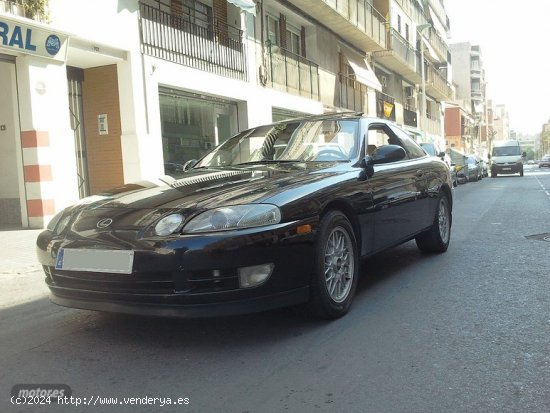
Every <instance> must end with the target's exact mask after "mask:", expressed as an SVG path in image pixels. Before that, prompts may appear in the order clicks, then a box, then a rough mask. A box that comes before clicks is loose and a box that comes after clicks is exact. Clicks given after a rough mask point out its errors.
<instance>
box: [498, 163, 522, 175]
mask: <svg viewBox="0 0 550 413" xmlns="http://www.w3.org/2000/svg"><path fill="white" fill-rule="evenodd" d="M522 170H523V165H522V164H517V163H513V164H493V165H491V173H492V174H517V173H519V172H521V171H522Z"/></svg>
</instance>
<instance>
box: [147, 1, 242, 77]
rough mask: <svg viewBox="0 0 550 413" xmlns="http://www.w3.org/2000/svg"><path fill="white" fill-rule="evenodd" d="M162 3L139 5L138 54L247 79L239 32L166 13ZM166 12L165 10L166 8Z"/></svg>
mask: <svg viewBox="0 0 550 413" xmlns="http://www.w3.org/2000/svg"><path fill="white" fill-rule="evenodd" d="M167 7H169V5H167V4H166V3H163V2H161V1H158V2H156V5H155V6H152V5H150V4H145V3H142V2H140V3H139V13H140V17H139V26H140V37H141V49H142V50H141V51H142V53H144V54H147V55H149V56H153V57H157V58H159V59H163V60H167V61H170V62H174V63H178V64H181V65H184V66H189V67H193V68H196V69H199V70H204V71H207V72H212V73H216V74H218V75H221V76H227V77H231V78H235V79H240V80H247V78H248V76H247V56H246V48H245V45H244V42H243V32H242V30H240V29H238V28H236V27H233V26H230V25H227V24H225V23H221V22H217V21H215V20H213V21H211V22H206V21H204V20H196V19H194V18H192V17H191V16H186V15H183V14H182V15H175V14H172V13H170V12H169V11H167ZM168 10H169V9H168Z"/></svg>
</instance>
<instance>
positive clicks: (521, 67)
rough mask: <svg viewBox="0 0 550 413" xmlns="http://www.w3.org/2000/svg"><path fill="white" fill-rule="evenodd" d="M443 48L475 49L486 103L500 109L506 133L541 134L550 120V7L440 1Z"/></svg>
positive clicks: (540, 1) (540, 2)
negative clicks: (446, 29)
mask: <svg viewBox="0 0 550 413" xmlns="http://www.w3.org/2000/svg"><path fill="white" fill-rule="evenodd" d="M445 8H446V10H447V14H448V16H449V19H450V22H451V31H450V37H449V38H448V39H447V42H448V43H459V42H470V43H472V45H479V46H480V48H481V54H482V59H483V67H484V68H485V77H486V81H487V98H488V99H492V100H493V105H496V104H504V105H506V108H507V109H508V114H509V117H510V129H512V130H514V131H516V132H518V133H524V134H535V133H540V132H541V130H542V125H543V124H544V123H546V122H548V121H549V119H550V1H549V0H521V1H517V0H445Z"/></svg>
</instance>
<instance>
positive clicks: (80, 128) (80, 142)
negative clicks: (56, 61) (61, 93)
mask: <svg viewBox="0 0 550 413" xmlns="http://www.w3.org/2000/svg"><path fill="white" fill-rule="evenodd" d="M67 81H68V82H69V114H70V117H71V129H72V130H73V133H74V143H75V151H76V171H77V180H78V195H79V197H80V198H84V197H87V196H88V195H90V183H89V177H88V160H87V157H86V138H85V133H84V120H83V119H84V114H83V110H82V82H83V81H84V71H83V70H82V69H77V68H73V67H67Z"/></svg>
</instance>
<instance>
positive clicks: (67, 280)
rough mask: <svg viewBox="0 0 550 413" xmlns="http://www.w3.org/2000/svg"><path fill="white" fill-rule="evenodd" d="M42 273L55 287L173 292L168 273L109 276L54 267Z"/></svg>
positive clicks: (159, 292)
mask: <svg viewBox="0 0 550 413" xmlns="http://www.w3.org/2000/svg"><path fill="white" fill-rule="evenodd" d="M44 271H45V272H46V275H48V276H50V278H51V279H52V280H53V282H54V283H55V285H57V286H59V287H64V288H71V289H76V290H87V291H100V292H113V293H128V294H173V293H174V290H175V288H174V280H173V275H172V273H170V272H162V271H159V272H154V273H135V274H111V273H99V272H79V271H59V270H56V269H55V268H54V267H45V268H44Z"/></svg>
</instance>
